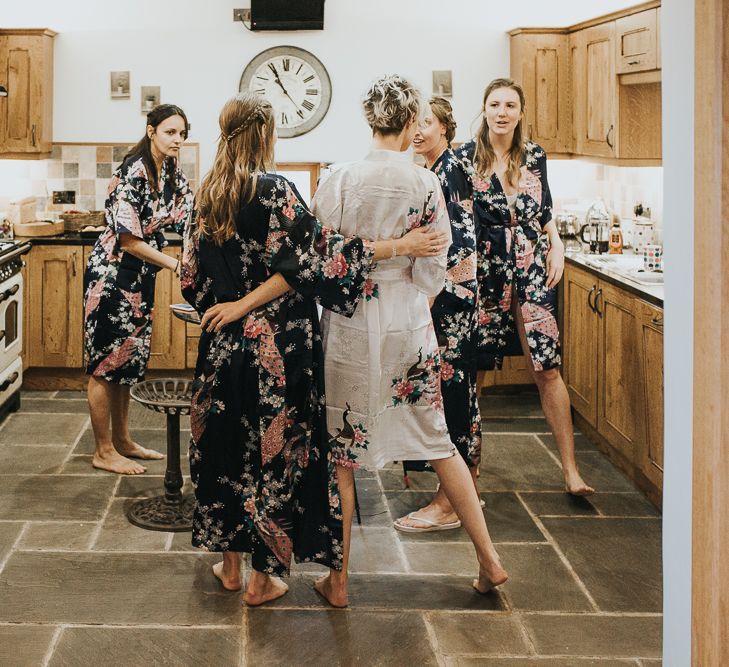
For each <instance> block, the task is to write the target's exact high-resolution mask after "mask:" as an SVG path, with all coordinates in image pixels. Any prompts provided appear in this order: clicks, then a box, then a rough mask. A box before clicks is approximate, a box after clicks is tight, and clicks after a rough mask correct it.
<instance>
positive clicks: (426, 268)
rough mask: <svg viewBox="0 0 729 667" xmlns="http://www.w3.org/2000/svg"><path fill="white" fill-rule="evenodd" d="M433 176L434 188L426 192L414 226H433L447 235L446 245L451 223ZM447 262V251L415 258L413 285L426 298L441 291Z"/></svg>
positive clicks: (441, 194)
mask: <svg viewBox="0 0 729 667" xmlns="http://www.w3.org/2000/svg"><path fill="white" fill-rule="evenodd" d="M428 175H429V176H433V181H434V187H433V190H431V191H430V192H428V196H427V198H426V200H425V202H424V204H423V212H422V216H421V218H420V222H419V224H418V225H416V226H423V225H434V226H435V228H436V229H437V230H438V231H439V232H444V233H445V234H447V235H448V244H449V245H450V241H451V221H450V219H449V218H448V211H447V209H446V205H445V200H444V199H443V193H442V191H441V189H440V187H439V186H438V179H437V178H435V176H434V175H433V174H432V173H430V172H428ZM447 260H448V252H447V250H446V251H445V252H443V253H442V254H440V255H435V256H434V257H416V258H415V260H414V262H413V285H415V287H416V288H417V289H418V290H420V291H421V292H423V293H425V294H427V295H428V296H438V294H440V293H441V291H442V290H443V284H444V281H445V274H446V263H447Z"/></svg>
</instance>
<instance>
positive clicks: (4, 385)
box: [0, 372, 18, 391]
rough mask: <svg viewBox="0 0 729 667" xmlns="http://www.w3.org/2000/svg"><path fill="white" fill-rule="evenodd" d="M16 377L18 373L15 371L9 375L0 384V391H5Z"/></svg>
mask: <svg viewBox="0 0 729 667" xmlns="http://www.w3.org/2000/svg"><path fill="white" fill-rule="evenodd" d="M17 379H18V373H17V372H15V373H13V374H12V375H11V376H9V377H8V378H7V379H6V380H5V381H4V382H3V383H2V384H0V391H5V390H6V389H7V388H8V387H9V386H10V385H11V384H13V382H15V381H16V380H17Z"/></svg>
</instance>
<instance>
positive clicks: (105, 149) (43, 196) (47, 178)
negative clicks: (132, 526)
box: [29, 143, 200, 218]
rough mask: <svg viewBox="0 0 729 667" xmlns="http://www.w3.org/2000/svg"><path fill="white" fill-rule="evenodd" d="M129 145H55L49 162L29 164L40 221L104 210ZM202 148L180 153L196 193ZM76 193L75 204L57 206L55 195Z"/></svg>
mask: <svg viewBox="0 0 729 667" xmlns="http://www.w3.org/2000/svg"><path fill="white" fill-rule="evenodd" d="M129 148H130V146H129V145H128V144H54V146H53V152H52V153H51V157H50V159H48V160H38V161H37V162H32V163H29V170H30V178H31V189H32V191H31V194H32V195H33V196H34V197H36V198H37V211H38V217H39V218H41V217H44V215H45V214H46V213H51V214H52V213H61V212H63V211H68V210H72V209H75V210H89V211H94V210H97V211H98V210H101V209H103V208H104V202H105V201H106V192H107V188H108V187H109V179H110V178H111V174H112V172H113V171H114V170H115V169H116V168H117V167H118V166H119V165H120V164H121V161H122V159H123V158H124V156H125V155H126V154H127V152H128V151H129ZM199 154H200V152H199V146H198V144H195V143H189V144H185V145H183V146H182V149H181V150H180V166H181V167H182V171H183V172H184V174H185V176H187V178H188V179H189V180H190V184H191V186H192V189H193V191H195V190H197V184H198V178H199V174H198V172H199V169H200V166H199V165H200V159H199ZM64 190H65V191H73V192H75V193H76V194H75V197H76V203H75V204H54V203H53V192H54V191H64Z"/></svg>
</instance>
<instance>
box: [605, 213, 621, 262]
mask: <svg viewBox="0 0 729 667" xmlns="http://www.w3.org/2000/svg"><path fill="white" fill-rule="evenodd" d="M609 246H610V247H609V250H608V252H609V253H610V254H611V255H622V254H623V230H622V229H620V218H619V217H618V216H617V215H613V225H612V227H610V242H609Z"/></svg>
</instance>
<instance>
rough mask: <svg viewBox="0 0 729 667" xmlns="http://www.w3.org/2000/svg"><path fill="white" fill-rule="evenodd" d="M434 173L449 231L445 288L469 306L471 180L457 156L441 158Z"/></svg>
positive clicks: (472, 293)
mask: <svg viewBox="0 0 729 667" xmlns="http://www.w3.org/2000/svg"><path fill="white" fill-rule="evenodd" d="M436 175H437V176H438V178H439V179H440V183H441V188H442V190H443V198H444V199H445V204H446V209H447V211H448V217H449V219H450V222H451V233H452V240H451V245H450V248H448V264H447V271H446V277H445V287H444V290H445V291H446V292H448V293H449V294H451V295H453V297H454V298H456V299H458V300H459V301H462V302H464V304H465V305H468V306H471V305H473V304H474V303H475V302H476V234H475V232H474V224H473V190H472V188H471V181H470V179H469V178H468V176H467V175H466V172H465V168H464V166H463V164H462V163H461V162H459V161H458V160H456V159H448V160H444V162H443V163H442V164H441V166H440V167H439V169H438V170H437V172H436Z"/></svg>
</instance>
